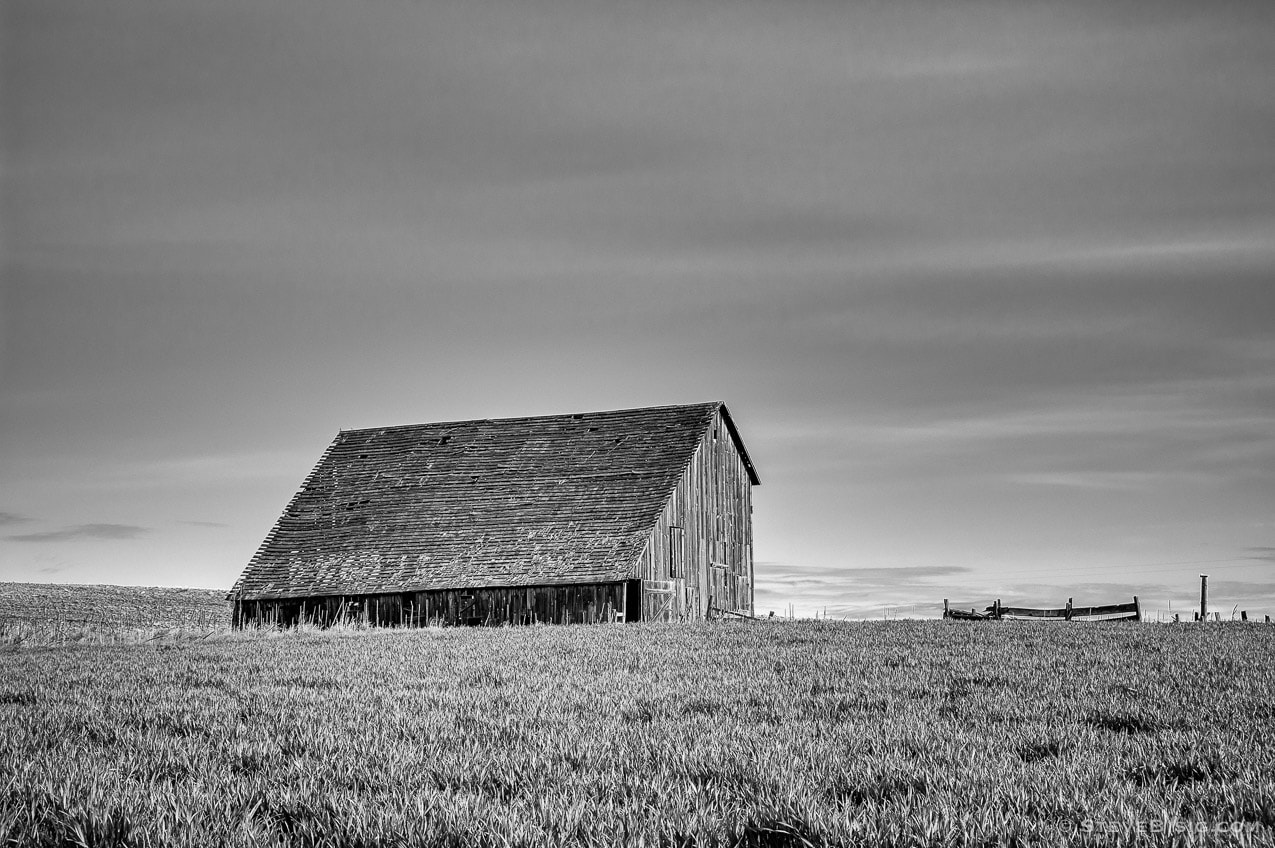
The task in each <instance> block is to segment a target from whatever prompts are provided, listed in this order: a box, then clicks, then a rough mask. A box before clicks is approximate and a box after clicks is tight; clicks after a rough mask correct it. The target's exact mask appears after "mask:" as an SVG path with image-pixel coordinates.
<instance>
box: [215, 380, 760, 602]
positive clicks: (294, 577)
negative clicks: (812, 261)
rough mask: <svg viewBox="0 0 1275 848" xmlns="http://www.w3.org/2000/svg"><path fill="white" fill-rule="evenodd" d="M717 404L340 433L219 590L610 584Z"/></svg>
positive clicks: (279, 593) (295, 593) (635, 553)
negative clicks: (227, 586)
mask: <svg viewBox="0 0 1275 848" xmlns="http://www.w3.org/2000/svg"><path fill="white" fill-rule="evenodd" d="M719 411H720V412H721V414H722V417H723V419H724V421H725V423H726V425H727V429H728V430H729V432H730V434H731V437H732V439H733V440H734V442H735V445H736V447H737V448H738V450H739V453H740V457H741V459H742V460H743V462H744V465H745V467H746V468H747V470H748V475H749V479H750V480H751V482H752V483H754V484H756V483H758V479H757V475H756V472H755V471H754V469H753V466H752V461H751V460H750V459H749V457H748V453H747V451H746V450H745V449H744V445H743V441H742V440H741V439H740V438H739V433H738V431H737V430H736V428H735V425H734V422H732V421H731V419H730V414H729V413H728V412H727V411H726V407H725V405H724V404H722V403H720V402H713V403H703V404H694V405H687V406H662V407H651V408H645V409H626V410H618V411H612V412H590V413H577V414H574V415H550V416H542V417H536V418H506V419H499V420H482V421H455V422H448V423H440V424H416V425H410V426H403V427H381V428H374V429H366V430H344V431H342V432H340V433H339V434H337V436H336V438H335V439H334V440H333V442H332V444H331V445H329V446H328V449H327V450H326V451H325V452H324V454H323V456H322V457H321V458H320V459H319V462H318V464H317V465H316V466H315V468H314V470H313V471H312V472H311V473H310V476H309V477H308V478H307V479H306V481H305V483H304V485H303V486H302V488H301V490H300V491H298V492H297V494H296V495H295V496H294V497H293V499H292V502H291V503H290V504H289V505H288V508H287V509H286V510H285V511H284V514H283V516H282V517H280V519H279V521H278V523H277V524H276V525H275V527H274V529H273V530H271V532H270V534H269V535H268V536H267V537H266V540H265V541H264V542H263V543H262V545H261V548H260V549H259V550H258V551H257V554H256V555H255V556H254V557H253V558H252V560H251V561H250V562H249V564H248V567H247V568H246V569H245V570H244V573H243V575H242V576H241V577H240V578H239V581H238V583H236V584H235V588H234V589H232V590H231V594H232V596H233V597H237V598H240V599H243V600H252V599H260V598H283V597H307V596H316V595H334V594H374V593H380V592H399V591H421V590H426V589H442V588H466V587H480V586H523V585H525V586H532V585H547V584H561V583H594V582H606V581H612V580H623V579H626V578H627V577H630V576H631V570H632V565H633V563H634V562H635V561H636V559H637V558H638V557H639V556H640V555H641V553H642V549H643V547H644V545H645V543H646V538H647V536H648V535H649V533H650V531H651V528H652V527H654V525H655V523H656V522H657V521H658V519H659V515H660V512H661V511H662V509H663V507H664V504H665V502H666V501H667V499H668V497H669V495H670V493H671V492H672V490H673V488H674V487H675V486H676V485H677V481H678V480H679V479H680V477H681V475H682V473H683V471H684V470H685V469H686V467H687V465H688V463H689V462H690V460H691V458H692V456H693V454H694V452H695V448H696V446H697V445H698V444H699V441H700V439H701V437H702V436H703V435H704V432H705V430H706V428H708V427H709V426H710V425H711V423H712V421H713V420H714V417H715V416H716V414H717V413H718V412H719Z"/></svg>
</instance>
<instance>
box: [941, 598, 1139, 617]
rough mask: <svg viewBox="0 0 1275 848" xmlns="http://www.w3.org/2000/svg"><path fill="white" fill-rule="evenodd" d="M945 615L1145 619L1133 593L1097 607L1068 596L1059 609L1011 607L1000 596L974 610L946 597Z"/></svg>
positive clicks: (944, 604)
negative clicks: (1128, 598)
mask: <svg viewBox="0 0 1275 848" xmlns="http://www.w3.org/2000/svg"><path fill="white" fill-rule="evenodd" d="M943 617H944V618H950V619H955V620H957V621H1004V620H1015V619H1017V620H1035V621H1125V620H1132V621H1142V606H1141V605H1140V604H1139V603H1138V596H1137V595H1134V596H1133V601H1132V602H1131V603H1127V604H1103V605H1101V606H1096V607H1078V606H1074V605H1073V604H1072V599H1071V598H1068V599H1067V606H1065V607H1060V608H1058V609H1036V608H1034V607H1007V606H1004V605H1002V604H1001V602H1000V600H999V599H997V600H996V601H994V602H993V603H992V604H991V605H990V606H988V607H986V608H985V609H984V610H983V611H982V612H977V611H975V610H973V609H971V610H970V611H969V612H966V611H965V610H958V609H951V608H950V607H949V606H948V602H947V598H944V599H943Z"/></svg>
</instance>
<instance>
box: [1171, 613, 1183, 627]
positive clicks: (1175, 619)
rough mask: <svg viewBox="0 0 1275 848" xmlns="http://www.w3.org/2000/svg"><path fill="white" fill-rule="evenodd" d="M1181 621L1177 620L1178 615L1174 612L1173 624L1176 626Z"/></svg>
mask: <svg viewBox="0 0 1275 848" xmlns="http://www.w3.org/2000/svg"><path fill="white" fill-rule="evenodd" d="M1181 620H1182V619H1180V618H1178V614H1177V613H1176V612H1175V613H1174V614H1173V623H1174V624H1177V623H1178V622H1179V621H1181Z"/></svg>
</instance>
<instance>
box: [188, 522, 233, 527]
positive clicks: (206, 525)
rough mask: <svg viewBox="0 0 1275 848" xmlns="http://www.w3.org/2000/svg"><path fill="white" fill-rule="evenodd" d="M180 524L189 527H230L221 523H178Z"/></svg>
mask: <svg viewBox="0 0 1275 848" xmlns="http://www.w3.org/2000/svg"><path fill="white" fill-rule="evenodd" d="M177 523H178V524H185V525H187V526H189V527H229V526H230V525H229V524H224V523H222V522H220V521H178V522H177Z"/></svg>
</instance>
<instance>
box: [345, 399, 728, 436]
mask: <svg viewBox="0 0 1275 848" xmlns="http://www.w3.org/2000/svg"><path fill="white" fill-rule="evenodd" d="M725 405H726V404H725V403H724V402H723V401H720V400H711V401H704V402H701V403H668V404H663V405H661V406H634V407H628V408H626V409H595V410H591V411H585V412H561V413H557V414H551V415H515V416H511V417H509V418H466V419H462V420H458V421H420V422H418V423H416V424H388V425H385V424H382V425H376V426H372V427H355V428H353V429H349V430H345V429H342V430H338V431H337V435H341V434H351V433H368V432H371V431H373V430H403V429H406V428H409V427H459V426H461V425H464V424H507V423H510V422H513V421H548V420H550V419H554V418H574V417H576V416H586V415H620V414H623V413H626V412H662V411H664V410H668V409H695V408H698V407H705V408H707V407H713V408H714V409H716V408H719V407H723V406H725Z"/></svg>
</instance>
